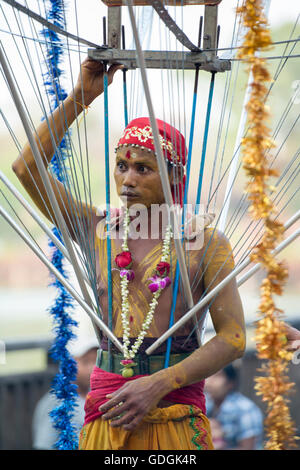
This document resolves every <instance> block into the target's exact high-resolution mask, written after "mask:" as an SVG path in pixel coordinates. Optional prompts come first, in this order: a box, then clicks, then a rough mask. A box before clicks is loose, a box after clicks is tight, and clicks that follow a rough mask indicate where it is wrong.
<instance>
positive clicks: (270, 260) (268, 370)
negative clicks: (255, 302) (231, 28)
mask: <svg viewBox="0 0 300 470" xmlns="http://www.w3.org/2000/svg"><path fill="white" fill-rule="evenodd" d="M238 13H240V14H241V15H242V18H243V23H244V26H245V28H246V31H247V32H246V35H245V38H244V42H243V46H242V48H241V50H240V52H239V58H242V59H244V60H245V61H246V62H247V63H248V64H249V66H250V68H251V72H252V76H253V81H252V83H251V85H250V86H251V94H250V98H249V102H248V104H247V111H248V122H249V123H250V127H249V130H248V133H247V135H246V137H245V138H244V139H243V140H242V147H243V167H244V169H245V171H246V175H247V176H248V177H249V182H248V184H247V188H246V192H247V194H248V198H249V200H250V213H251V216H252V218H253V219H255V220H259V219H262V220H263V222H264V228H263V235H262V241H261V243H260V244H259V245H257V246H256V247H255V248H254V250H253V253H252V255H251V259H252V261H254V262H260V263H261V264H262V265H263V266H264V268H265V269H266V272H267V275H266V278H265V279H264V280H263V282H262V285H261V301H260V305H259V310H260V312H261V314H262V318H261V319H260V320H259V321H258V322H257V327H256V336H255V339H256V344H257V352H258V354H257V355H258V357H259V358H260V359H266V360H267V363H264V364H263V367H262V372H264V373H265V376H264V377H256V379H255V380H256V386H255V388H256V391H257V394H258V395H261V396H262V400H263V401H264V402H266V404H267V417H266V420H265V427H266V436H267V439H268V440H267V442H266V445H265V448H266V449H269V450H283V449H289V448H292V447H295V437H294V435H295V428H294V424H293V422H292V420H291V417H290V412H289V408H288V402H289V400H288V398H287V394H288V392H290V390H291V388H292V387H293V384H292V383H290V382H289V377H288V376H287V375H286V373H287V369H288V363H289V360H290V359H291V357H292V355H291V353H289V352H288V351H287V350H286V336H285V333H286V330H285V325H284V322H283V320H282V311H281V310H279V309H278V308H276V306H275V303H274V300H273V296H274V294H278V295H281V294H282V292H283V286H284V284H285V282H286V279H287V276H288V273H287V269H286V268H285V267H284V265H283V264H282V263H280V262H278V261H277V260H276V258H275V257H274V256H273V255H272V251H273V250H274V248H275V247H276V245H277V243H278V242H279V241H280V240H281V239H282V237H283V232H284V227H283V225H282V223H280V222H279V221H277V220H275V218H274V215H275V213H276V209H275V207H274V205H273V202H272V201H271V199H270V197H269V193H270V191H271V190H272V189H273V187H272V186H271V185H270V183H269V180H270V178H271V177H272V176H276V175H277V172H276V171H275V170H273V169H270V167H269V162H268V155H269V154H268V152H267V151H268V149H270V148H271V147H274V143H273V142H272V139H271V138H270V130H269V128H268V127H267V126H266V124H265V122H266V121H267V119H268V118H269V113H268V109H267V107H266V105H265V99H266V93H267V88H266V86H265V83H266V82H269V81H270V80H271V77H270V74H269V72H268V70H267V67H266V64H265V61H264V59H263V58H260V57H257V55H256V54H257V52H258V51H260V50H262V49H266V48H268V47H269V46H270V45H271V37H270V32H269V29H268V26H267V22H266V19H265V18H264V15H263V6H262V1H261V0H245V2H244V4H243V6H242V7H240V8H238Z"/></svg>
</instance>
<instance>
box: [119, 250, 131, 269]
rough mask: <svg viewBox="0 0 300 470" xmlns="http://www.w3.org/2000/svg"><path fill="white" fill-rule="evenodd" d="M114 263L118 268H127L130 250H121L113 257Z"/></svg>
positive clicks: (129, 264) (129, 260) (129, 263)
mask: <svg viewBox="0 0 300 470" xmlns="http://www.w3.org/2000/svg"><path fill="white" fill-rule="evenodd" d="M115 263H116V265H117V266H118V268H121V269H122V268H129V267H130V266H131V264H132V257H131V253H130V251H122V252H121V253H119V254H118V255H117V256H116V257H115Z"/></svg>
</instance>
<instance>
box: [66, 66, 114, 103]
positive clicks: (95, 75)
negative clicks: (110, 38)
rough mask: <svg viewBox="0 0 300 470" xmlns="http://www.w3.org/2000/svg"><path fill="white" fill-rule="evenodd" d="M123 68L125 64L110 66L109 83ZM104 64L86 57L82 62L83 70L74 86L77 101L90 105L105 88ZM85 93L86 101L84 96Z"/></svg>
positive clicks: (108, 72)
mask: <svg viewBox="0 0 300 470" xmlns="http://www.w3.org/2000/svg"><path fill="white" fill-rule="evenodd" d="M122 68H123V65H119V64H113V65H111V66H110V67H109V69H108V71H107V74H108V84H109V85H110V84H111V83H112V81H113V77H114V74H115V72H116V71H117V70H120V69H122ZM104 70H105V68H104V64H103V63H102V62H97V61H95V60H92V59H89V58H86V59H85V60H84V61H83V62H82V64H81V71H80V73H79V77H78V80H77V83H76V86H75V88H74V95H75V97H76V101H78V102H80V103H83V102H84V104H85V105H86V106H88V105H90V104H91V103H92V101H94V99H95V98H97V96H99V95H101V93H103V90H104V83H103V82H104V78H103V77H104ZM82 94H84V101H83V96H82Z"/></svg>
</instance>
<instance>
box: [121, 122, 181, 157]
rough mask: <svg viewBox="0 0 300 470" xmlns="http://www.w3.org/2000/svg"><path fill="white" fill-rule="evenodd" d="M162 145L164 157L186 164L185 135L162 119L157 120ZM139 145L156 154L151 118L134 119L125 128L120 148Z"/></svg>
mask: <svg viewBox="0 0 300 470" xmlns="http://www.w3.org/2000/svg"><path fill="white" fill-rule="evenodd" d="M156 122H157V127H158V132H159V139H160V143H161V146H162V149H163V152H164V156H165V157H166V158H167V159H168V160H169V161H171V162H175V163H176V162H179V163H181V164H182V165H185V163H186V155H187V149H186V146H185V139H184V137H183V135H182V134H181V133H180V132H179V131H178V130H177V129H175V127H173V126H171V125H170V124H167V123H166V122H164V121H161V120H160V119H157V120H156ZM124 144H125V145H126V144H127V145H138V146H139V147H145V148H147V149H149V150H151V151H152V152H155V147H154V139H153V134H152V129H151V127H150V120H149V118H145V117H142V118H137V119H133V121H131V122H130V123H129V124H128V125H127V127H126V128H125V130H124V132H123V135H122V136H121V138H120V140H119V142H118V147H119V146H122V145H124Z"/></svg>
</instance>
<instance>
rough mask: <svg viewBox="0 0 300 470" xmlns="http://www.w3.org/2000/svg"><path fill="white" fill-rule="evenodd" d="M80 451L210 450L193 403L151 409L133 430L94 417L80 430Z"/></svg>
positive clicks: (205, 421)
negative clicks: (114, 426) (114, 425)
mask: <svg viewBox="0 0 300 470" xmlns="http://www.w3.org/2000/svg"><path fill="white" fill-rule="evenodd" d="M79 449H80V450H213V444H212V438H211V431H210V425H209V421H208V419H207V417H206V416H205V415H204V414H203V413H202V412H201V411H200V410H199V409H198V408H196V407H195V406H190V405H180V404H176V405H172V406H169V407H167V408H154V410H152V411H151V412H150V413H148V414H147V415H146V416H145V417H144V419H143V421H142V422H141V423H140V425H139V426H138V427H137V428H136V429H135V430H134V431H126V430H124V429H123V428H122V427H116V428H113V427H111V426H110V421H109V420H108V421H103V420H102V419H101V418H98V419H96V420H94V421H92V422H90V423H88V424H86V425H85V426H84V427H83V428H82V430H81V433H80V439H79Z"/></svg>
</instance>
